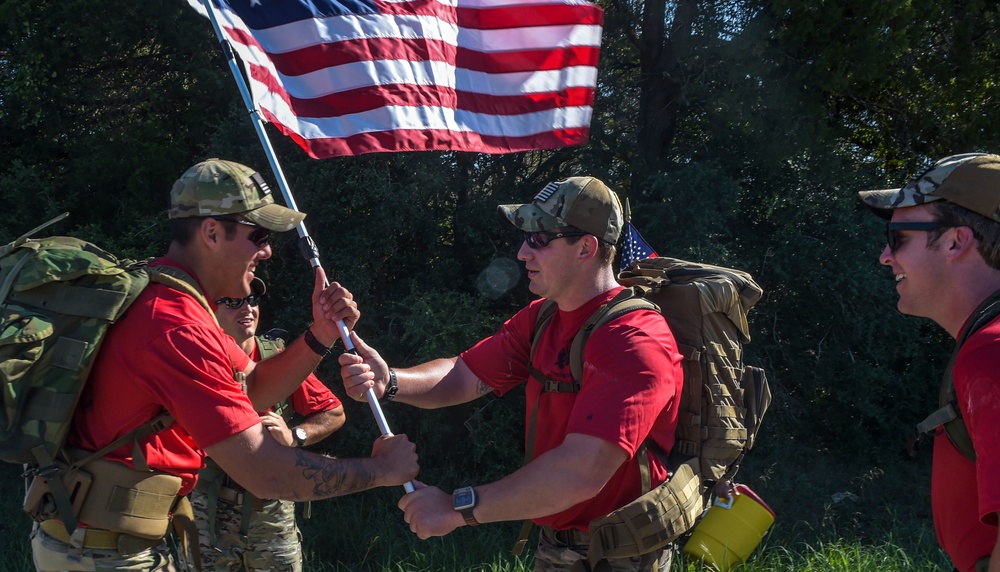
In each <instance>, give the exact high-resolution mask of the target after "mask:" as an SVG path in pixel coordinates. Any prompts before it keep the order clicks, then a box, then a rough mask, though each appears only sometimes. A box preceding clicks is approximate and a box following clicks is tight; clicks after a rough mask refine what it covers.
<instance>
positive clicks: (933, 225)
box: [885, 221, 955, 253]
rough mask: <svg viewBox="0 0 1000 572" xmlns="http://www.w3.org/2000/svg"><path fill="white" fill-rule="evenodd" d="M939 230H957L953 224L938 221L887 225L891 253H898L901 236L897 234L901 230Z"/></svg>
mask: <svg viewBox="0 0 1000 572" xmlns="http://www.w3.org/2000/svg"><path fill="white" fill-rule="evenodd" d="M939 228H955V225H953V224H944V223H940V222H936V221H928V222H890V223H886V225H885V238H886V242H887V244H888V245H889V252H893V253H895V252H896V249H897V248H899V243H900V240H899V235H897V234H896V233H897V232H899V231H901V230H921V231H930V230H937V229H939Z"/></svg>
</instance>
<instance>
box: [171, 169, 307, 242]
mask: <svg viewBox="0 0 1000 572" xmlns="http://www.w3.org/2000/svg"><path fill="white" fill-rule="evenodd" d="M229 214H240V215H243V216H245V217H246V218H247V219H249V220H251V221H253V222H254V223H256V224H259V225H260V226H262V227H264V228H266V229H269V230H273V231H276V232H285V231H287V230H292V229H293V228H295V226H296V225H297V224H299V223H300V222H302V219H304V218H306V215H305V213H301V212H299V211H295V210H292V209H290V208H286V207H283V206H281V205H277V204H275V203H274V197H273V196H271V189H270V188H269V187H268V186H267V183H266V182H264V178H263V177H261V176H260V173H258V172H256V171H254V170H253V169H251V168H250V167H247V166H246V165H241V164H239V163H234V162H232V161H223V160H222V159H209V160H207V161H203V162H201V163H198V164H197V165H195V166H194V167H191V168H190V169H188V170H187V172H186V173H184V174H183V175H181V178H180V179H177V182H176V183H174V188H173V189H171V191H170V218H186V217H210V216H215V215H229Z"/></svg>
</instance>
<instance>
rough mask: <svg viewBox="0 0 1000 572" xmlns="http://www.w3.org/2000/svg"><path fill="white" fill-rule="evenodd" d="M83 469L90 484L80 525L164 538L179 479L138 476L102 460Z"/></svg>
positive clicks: (140, 474) (126, 467)
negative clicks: (85, 524) (83, 523)
mask: <svg viewBox="0 0 1000 572" xmlns="http://www.w3.org/2000/svg"><path fill="white" fill-rule="evenodd" d="M85 468H86V469H87V471H88V472H89V473H90V474H91V475H92V476H93V482H92V483H91V486H90V494H88V495H87V499H86V500H85V501H84V503H83V508H82V509H81V510H80V520H81V521H82V522H85V523H87V524H89V525H90V526H93V527H95V528H103V529H105V530H113V531H116V532H125V533H128V534H131V535H133V536H138V537H140V538H149V539H157V538H163V537H164V536H166V534H167V528H168V526H169V524H170V511H171V510H172V509H173V507H174V503H175V502H176V501H177V493H178V492H179V491H180V489H181V478H180V477H178V476H175V475H168V474H166V473H159V472H140V471H136V470H135V469H132V468H129V467H128V466H126V465H124V464H123V463H118V462H115V461H107V460H105V459H97V460H96V461H91V462H90V463H87V465H86V466H85Z"/></svg>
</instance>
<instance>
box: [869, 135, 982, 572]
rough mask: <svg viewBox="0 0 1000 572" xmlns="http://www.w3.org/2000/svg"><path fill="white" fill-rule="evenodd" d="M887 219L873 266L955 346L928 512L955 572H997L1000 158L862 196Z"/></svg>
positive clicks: (935, 423)
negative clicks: (888, 274) (886, 272)
mask: <svg viewBox="0 0 1000 572" xmlns="http://www.w3.org/2000/svg"><path fill="white" fill-rule="evenodd" d="M860 195H861V200H862V201H864V203H865V204H866V205H867V206H868V207H869V208H871V209H872V210H873V211H874V212H875V213H876V214H877V215H879V216H880V217H882V218H884V219H887V220H888V221H889V222H888V227H887V233H888V236H887V239H888V240H887V242H888V244H887V245H886V247H885V248H884V249H883V250H882V254H881V255H880V257H879V261H880V262H881V263H882V264H884V265H886V266H889V267H890V268H892V273H893V275H894V276H895V278H896V292H897V293H898V294H899V301H898V303H897V307H898V308H899V311H900V312H902V313H904V314H909V315H912V316H921V317H924V318H930V319H931V320H933V321H934V322H936V323H937V324H938V325H939V326H941V327H942V328H944V329H945V330H946V331H947V332H948V333H949V334H950V335H951V336H952V337H953V338H955V339H956V340H958V343H957V344H956V348H955V352H954V354H953V356H952V362H951V365H950V366H949V369H948V371H947V372H946V373H945V377H944V380H943V382H942V383H943V386H942V387H943V389H945V392H944V393H943V395H945V397H944V398H943V402H942V403H941V405H942V409H941V410H939V411H937V412H935V413H934V414H932V415H931V416H929V417H928V419H927V420H925V421H924V422H923V423H921V424H920V426H918V429H919V430H920V431H922V432H931V433H933V435H934V457H933V468H932V473H931V504H932V508H933V513H934V527H935V529H936V531H937V537H938V542H939V543H940V544H941V547H942V548H943V549H944V551H945V552H946V553H948V555H949V556H950V557H951V560H952V562H953V563H954V565H955V568H956V570H959V571H961V572H974V571H979V572H982V571H985V570H990V571H993V572H997V571H1000V529H998V527H997V517H998V513H1000V489H998V488H997V486H996V483H997V482H998V480H1000V399H997V397H996V396H997V395H998V393H997V388H998V387H1000V317H998V316H1000V156H997V155H990V154H983V153H967V154H963V155H953V156H950V157H945V158H944V159H941V160H940V161H938V162H936V163H935V164H934V165H932V166H931V167H930V168H929V169H928V170H926V171H925V172H924V173H923V174H921V175H920V176H918V177H917V178H916V179H914V180H913V181H911V182H909V183H908V184H907V185H906V186H904V187H903V188H902V189H892V190H876V191H862V192H861V193H860Z"/></svg>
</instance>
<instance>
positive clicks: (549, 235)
mask: <svg viewBox="0 0 1000 572" xmlns="http://www.w3.org/2000/svg"><path fill="white" fill-rule="evenodd" d="M587 234H588V233H586V232H583V231H580V230H571V231H566V232H549V231H544V230H540V231H538V232H526V233H524V242H527V243H528V246H529V247H530V248H535V249H538V248H545V247H546V246H548V245H549V243H550V242H552V241H553V240H555V239H557V238H565V237H567V236H585V235H587Z"/></svg>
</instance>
